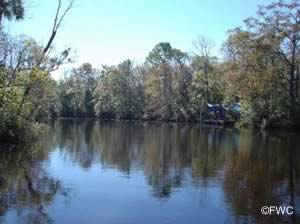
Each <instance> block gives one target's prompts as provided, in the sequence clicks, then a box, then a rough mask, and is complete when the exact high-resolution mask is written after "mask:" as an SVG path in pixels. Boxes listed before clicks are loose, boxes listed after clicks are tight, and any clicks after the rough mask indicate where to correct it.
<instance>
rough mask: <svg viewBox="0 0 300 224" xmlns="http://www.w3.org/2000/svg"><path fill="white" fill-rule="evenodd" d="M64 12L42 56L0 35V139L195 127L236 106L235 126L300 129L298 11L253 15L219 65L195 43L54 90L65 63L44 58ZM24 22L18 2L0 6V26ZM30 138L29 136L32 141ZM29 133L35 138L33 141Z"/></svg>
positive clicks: (208, 49) (63, 58)
mask: <svg viewBox="0 0 300 224" xmlns="http://www.w3.org/2000/svg"><path fill="white" fill-rule="evenodd" d="M72 4H73V1H71V2H70V4H69V5H68V6H67V8H66V9H65V10H63V8H62V2H61V1H60V0H59V1H58V8H57V13H56V16H55V18H54V26H53V30H52V34H51V36H50V37H49V41H48V43H47V44H46V46H44V47H43V46H40V45H39V44H38V43H37V42H36V41H35V40H33V39H31V38H28V37H25V36H21V37H13V36H11V35H10V34H8V33H5V32H4V31H3V29H2V28H1V36H0V136H1V137H2V138H3V139H4V138H5V139H7V138H13V139H15V138H24V136H25V135H28V136H32V135H31V132H32V131H33V130H36V128H37V126H40V125H39V124H40V123H43V122H45V121H46V120H48V119H50V118H52V117H59V116H62V117H99V118H102V119H156V120H168V121H170V120H171V121H186V122H189V121H198V120H200V119H201V117H202V116H203V115H204V116H207V109H208V108H207V107H208V105H209V104H214V105H234V104H237V103H238V104H239V105H241V109H240V116H237V115H236V114H234V113H232V112H231V113H227V118H226V119H231V120H236V119H237V118H239V123H240V124H241V125H247V126H265V127H275V126H276V127H277V126H280V127H283V126H286V127H291V126H297V125H299V120H300V115H299V114H300V106H299V105H300V102H299V93H300V91H299V62H300V61H299V59H300V58H299V56H300V55H299V47H300V46H299V41H300V22H299V21H300V4H299V3H298V2H297V1H291V2H290V3H285V2H283V1H277V2H274V3H272V4H270V5H268V6H265V7H259V10H258V13H257V16H256V18H248V19H246V20H245V26H244V28H235V29H233V30H231V31H229V33H228V38H227V40H226V41H225V43H224V45H223V53H224V55H223V56H224V57H223V59H222V60H221V59H218V58H217V57H216V56H215V55H213V42H212V41H211V40H209V39H207V38H204V37H199V38H198V39H197V41H195V42H194V49H195V52H194V54H192V55H191V54H188V53H185V52H183V51H181V50H179V49H176V48H174V46H171V44H170V43H168V42H161V43H158V44H157V45H156V46H154V48H153V49H152V51H151V52H149V54H148V56H147V57H146V59H145V62H144V63H142V64H137V63H134V62H133V61H131V60H125V61H124V62H122V63H120V64H119V65H115V66H102V68H101V69H98V68H95V67H93V66H92V65H91V64H90V63H84V64H83V65H81V66H80V67H79V68H74V69H72V70H71V71H70V72H69V73H68V74H67V75H66V76H65V78H64V79H62V80H60V81H58V82H56V81H55V80H53V79H52V78H51V75H50V74H51V72H52V71H54V70H57V69H58V68H59V66H60V65H62V64H63V63H66V62H70V59H69V53H70V49H66V50H64V51H63V52H61V53H60V54H58V55H53V53H52V52H51V48H52V44H53V41H54V39H55V36H56V33H57V31H58V29H59V27H60V26H61V23H62V22H63V19H64V17H65V16H66V15H67V13H68V11H69V10H70V9H71V8H72ZM23 17H24V8H23V1H21V0H20V1H12V0H7V1H1V2H0V22H1V27H2V26H3V25H2V23H3V20H4V19H16V20H20V19H22V18H23ZM33 132H34V131H33ZM35 132H36V131H35Z"/></svg>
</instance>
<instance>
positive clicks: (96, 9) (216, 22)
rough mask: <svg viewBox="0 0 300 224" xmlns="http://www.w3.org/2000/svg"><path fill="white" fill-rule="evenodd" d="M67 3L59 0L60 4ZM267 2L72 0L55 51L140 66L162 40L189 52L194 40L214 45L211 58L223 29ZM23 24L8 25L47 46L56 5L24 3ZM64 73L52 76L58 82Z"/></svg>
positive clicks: (39, 0)
mask: <svg viewBox="0 0 300 224" xmlns="http://www.w3.org/2000/svg"><path fill="white" fill-rule="evenodd" d="M67 2H68V0H64V3H65V4H66V3H67ZM270 2H271V1H267V0H249V1H246V0H227V1H226V0H76V3H75V7H74V8H73V9H72V11H71V12H70V14H69V15H68V16H67V17H66V19H65V21H64V23H63V26H62V27H61V29H60V31H59V33H58V35H57V38H56V40H55V47H56V49H57V50H61V49H64V48H65V47H71V48H72V49H73V50H74V51H76V57H75V60H76V63H75V65H74V66H77V65H79V64H81V63H83V62H90V63H92V64H93V66H95V67H100V66H101V65H102V64H117V63H119V62H121V61H122V60H124V59H127V58H130V59H133V60H136V61H137V62H142V61H143V59H144V58H145V57H146V56H147V54H148V53H149V51H150V50H151V49H152V48H153V47H154V46H155V44H157V43H159V42H161V41H168V42H170V43H171V44H172V46H173V47H176V48H179V49H181V50H183V51H187V52H192V51H193V47H192V42H193V40H195V39H196V38H197V36H199V35H203V36H206V37H208V38H210V39H212V40H214V42H215V44H216V54H219V52H218V49H219V48H220V47H221V45H222V43H223V42H224V40H225V39H226V32H227V30H228V29H231V28H234V27H237V26H241V25H242V24H243V20H244V19H245V18H247V17H249V16H254V15H255V12H256V9H257V7H256V6H257V5H258V4H268V3H270ZM26 4H27V14H26V18H25V20H24V21H22V22H19V23H9V24H8V26H7V27H8V29H9V30H10V31H11V32H13V33H15V34H26V35H28V36H32V37H34V38H35V39H36V40H37V41H38V42H39V43H41V44H43V43H45V42H46V41H47V39H48V36H49V33H50V32H51V28H52V23H53V17H54V14H55V10H56V5H57V1H56V0H27V3H26ZM63 71H64V69H60V70H59V72H57V73H55V74H54V77H55V78H58V77H61V76H62V75H61V73H63Z"/></svg>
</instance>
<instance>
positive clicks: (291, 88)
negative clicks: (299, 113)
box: [289, 65, 295, 113]
mask: <svg viewBox="0 0 300 224" xmlns="http://www.w3.org/2000/svg"><path fill="white" fill-rule="evenodd" d="M289 95H290V101H291V105H290V109H291V110H290V111H291V112H292V113H293V111H294V109H295V66H294V65H291V66H290V80H289Z"/></svg>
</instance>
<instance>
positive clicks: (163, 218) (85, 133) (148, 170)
mask: <svg viewBox="0 0 300 224" xmlns="http://www.w3.org/2000/svg"><path fill="white" fill-rule="evenodd" d="M28 147H29V148H30V150H26V148H28ZM18 148H20V149H22V150H19V151H18V152H14V153H10V152H9V150H10V147H9V146H2V147H1V151H2V152H1V153H0V223H9V224H10V223H30V224H31V223H62V224H76V223H79V224H81V223H83V224H98V223H108V224H148V223H149V224H150V223H151V224H179V223H180V224H186V223H187V224H193V223H197V224H198V223H205V224H206V223H298V222H299V214H300V207H299V206H300V178H299V177H300V173H299V172H300V135H299V134H296V133H287V132H272V133H268V132H261V131H237V130H232V129H227V130H226V129H218V128H203V127H202V128H201V127H199V126H197V125H193V126H187V125H178V124H177V125H176V124H150V123H129V122H100V121H91V120H89V121H88V120H81V121H79V120H77V121H76V120H60V121H56V122H54V123H53V128H52V129H51V130H50V133H49V136H48V137H47V138H46V140H45V141H43V142H42V143H41V144H40V145H39V144H36V145H34V146H22V147H21V146H19V147H18ZM14 150H17V149H14ZM264 205H267V206H270V205H274V206H280V205H281V206H288V205H290V206H293V207H294V208H295V209H294V214H293V215H290V216H289V215H279V216H277V215H262V214H261V212H260V209H261V207H262V206H264Z"/></svg>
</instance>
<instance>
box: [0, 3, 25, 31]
mask: <svg viewBox="0 0 300 224" xmlns="http://www.w3.org/2000/svg"><path fill="white" fill-rule="evenodd" d="M3 18H6V19H9V20H12V19H15V20H21V19H23V18H24V2H23V0H1V1H0V29H1V25H2V20H3Z"/></svg>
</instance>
